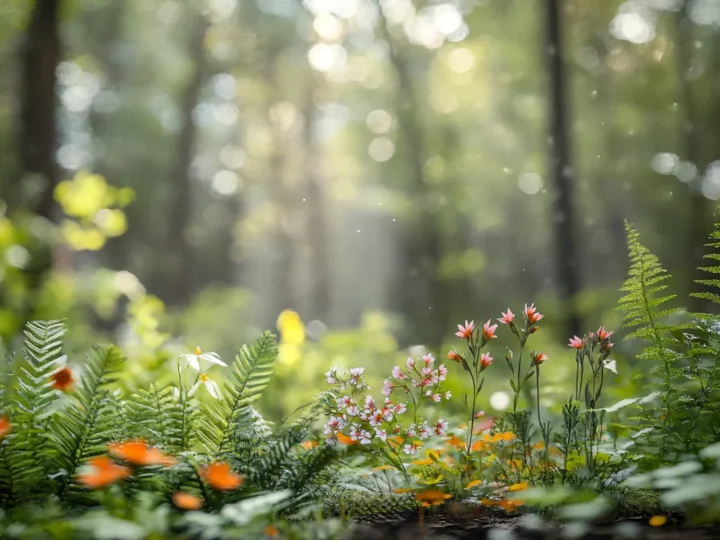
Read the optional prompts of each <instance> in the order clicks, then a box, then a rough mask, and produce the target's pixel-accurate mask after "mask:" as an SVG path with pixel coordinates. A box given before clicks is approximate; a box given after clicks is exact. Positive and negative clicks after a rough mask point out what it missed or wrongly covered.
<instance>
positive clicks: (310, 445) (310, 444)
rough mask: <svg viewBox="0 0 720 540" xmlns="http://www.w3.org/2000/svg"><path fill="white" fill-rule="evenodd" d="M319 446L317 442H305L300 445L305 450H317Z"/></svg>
mask: <svg viewBox="0 0 720 540" xmlns="http://www.w3.org/2000/svg"><path fill="white" fill-rule="evenodd" d="M317 445H318V442H317V441H303V442H301V443H300V446H302V447H303V448H304V449H305V450H308V451H309V450H311V449H313V448H315V447H316V446H317Z"/></svg>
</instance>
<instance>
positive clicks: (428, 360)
mask: <svg viewBox="0 0 720 540" xmlns="http://www.w3.org/2000/svg"><path fill="white" fill-rule="evenodd" d="M422 359H423V360H424V361H425V365H426V366H432V365H433V363H434V362H435V357H434V356H433V355H432V354H431V353H427V354H426V355H425V356H423V357H422Z"/></svg>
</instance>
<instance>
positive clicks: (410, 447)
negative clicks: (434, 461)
mask: <svg viewBox="0 0 720 540" xmlns="http://www.w3.org/2000/svg"><path fill="white" fill-rule="evenodd" d="M403 452H405V453H406V454H407V455H408V456H414V455H415V454H417V446H415V445H414V444H406V445H405V446H404V447H403Z"/></svg>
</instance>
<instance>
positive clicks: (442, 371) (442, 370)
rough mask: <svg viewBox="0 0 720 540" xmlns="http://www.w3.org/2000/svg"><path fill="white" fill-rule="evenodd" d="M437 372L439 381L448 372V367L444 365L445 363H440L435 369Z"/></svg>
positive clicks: (442, 379)
mask: <svg viewBox="0 0 720 540" xmlns="http://www.w3.org/2000/svg"><path fill="white" fill-rule="evenodd" d="M437 372H438V379H439V380H441V381H444V380H445V378H446V377H447V374H448V369H447V368H446V367H445V364H440V366H439V367H438V369H437Z"/></svg>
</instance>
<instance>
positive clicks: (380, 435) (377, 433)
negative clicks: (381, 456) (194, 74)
mask: <svg viewBox="0 0 720 540" xmlns="http://www.w3.org/2000/svg"><path fill="white" fill-rule="evenodd" d="M375 436H376V437H377V438H378V439H380V440H381V441H382V442H385V441H386V440H387V432H386V431H385V430H384V429H375Z"/></svg>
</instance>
